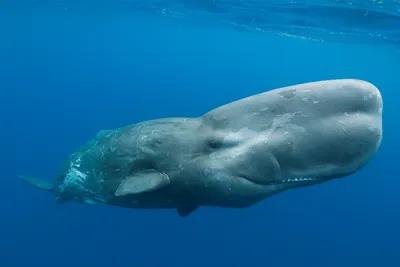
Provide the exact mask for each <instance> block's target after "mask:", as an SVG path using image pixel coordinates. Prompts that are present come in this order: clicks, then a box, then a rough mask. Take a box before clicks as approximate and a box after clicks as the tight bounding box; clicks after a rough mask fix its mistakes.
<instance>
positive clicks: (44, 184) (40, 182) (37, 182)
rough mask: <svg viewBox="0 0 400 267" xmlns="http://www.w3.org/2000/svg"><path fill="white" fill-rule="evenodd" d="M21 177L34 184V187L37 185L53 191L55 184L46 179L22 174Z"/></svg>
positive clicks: (38, 187) (39, 187)
mask: <svg viewBox="0 0 400 267" xmlns="http://www.w3.org/2000/svg"><path fill="white" fill-rule="evenodd" d="M19 178H21V179H22V180H23V181H25V182H26V183H28V184H30V185H32V186H33V187H35V188H37V189H40V190H44V191H48V192H52V191H53V185H52V184H51V183H49V182H46V181H44V180H41V179H37V178H33V177H29V176H24V175H20V176H19Z"/></svg>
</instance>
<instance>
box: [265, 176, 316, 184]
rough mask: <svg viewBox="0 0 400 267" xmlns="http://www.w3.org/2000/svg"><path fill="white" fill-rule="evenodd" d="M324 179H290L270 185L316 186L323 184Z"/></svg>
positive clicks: (273, 182)
mask: <svg viewBox="0 0 400 267" xmlns="http://www.w3.org/2000/svg"><path fill="white" fill-rule="evenodd" d="M323 181H324V179H318V178H310V177H301V178H288V179H282V180H278V181H272V182H270V183H268V185H282V184H316V183H321V182H323Z"/></svg>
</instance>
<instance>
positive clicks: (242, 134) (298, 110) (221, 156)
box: [21, 79, 383, 217]
mask: <svg viewBox="0 0 400 267" xmlns="http://www.w3.org/2000/svg"><path fill="white" fill-rule="evenodd" d="M382 108H383V101H382V96H381V94H380V92H379V90H378V89H377V88H376V87H375V86H374V85H373V84H371V83H369V82H366V81H362V80H355V79H341V80H326V81H317V82H310V83H304V84H298V85H293V86H287V87H283V88H279V89H275V90H270V91H267V92H264V93H261V94H257V95H253V96H249V97H247V98H243V99H240V100H237V101H234V102H231V103H228V104H226V105H223V106H220V107H218V108H216V109H214V110H211V111H209V112H208V113H206V114H204V115H203V116H201V117H197V118H162V119H156V120H149V121H143V122H140V123H137V124H133V125H128V126H125V127H121V128H118V129H113V130H103V131H100V132H99V133H98V134H97V135H96V136H95V137H94V138H93V139H92V140H90V141H88V142H87V143H86V144H84V145H83V146H81V147H80V148H78V149H77V150H76V151H75V152H74V153H72V154H71V155H70V156H69V157H68V159H67V160H66V162H65V164H64V167H63V168H62V170H61V171H60V173H59V175H58V177H57V178H56V179H55V180H54V181H53V182H47V181H45V180H40V179H36V178H32V177H27V176H21V178H22V179H23V180H24V181H26V182H28V183H29V184H31V185H33V186H34V187H36V188H38V189H42V190H45V191H48V192H50V193H52V194H53V195H54V196H55V197H56V199H57V201H58V202H59V203H64V202H66V201H71V200H74V201H77V202H80V203H86V204H98V203H102V204H107V205H114V206H119V207H125V208H136V209H176V210H177V211H178V214H179V215H180V216H182V217H185V216H187V215H189V214H191V213H192V212H193V211H195V210H196V209H197V208H199V207H202V206H214V207H226V208H245V207H249V206H252V205H254V204H256V203H258V202H259V201H261V200H264V199H265V198H267V197H270V196H272V195H275V194H277V193H280V192H283V191H286V190H288V189H293V188H300V187H305V186H311V185H316V184H319V183H322V182H326V181H330V180H333V179H336V178H343V177H347V176H350V175H351V174H353V173H355V172H357V171H358V170H360V169H361V168H362V167H364V166H365V165H366V164H367V163H368V162H369V161H370V159H371V158H372V157H373V156H374V154H375V153H376V152H377V151H378V148H379V146H380V143H381V140H382Z"/></svg>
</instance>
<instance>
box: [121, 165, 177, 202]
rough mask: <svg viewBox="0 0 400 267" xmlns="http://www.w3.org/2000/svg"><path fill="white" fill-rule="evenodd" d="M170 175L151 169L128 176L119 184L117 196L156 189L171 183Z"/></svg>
mask: <svg viewBox="0 0 400 267" xmlns="http://www.w3.org/2000/svg"><path fill="white" fill-rule="evenodd" d="M170 182H171V181H170V180H169V177H168V175H166V174H165V173H161V172H158V171H156V170H150V171H146V172H141V173H138V174H135V175H132V176H129V177H127V178H126V179H125V180H123V181H122V183H121V184H120V185H119V186H118V188H117V191H116V192H115V195H116V196H125V195H135V194H141V193H146V192H151V191H155V190H157V189H160V188H163V187H165V186H167V185H169V184H170Z"/></svg>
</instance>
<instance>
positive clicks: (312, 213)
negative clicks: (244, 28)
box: [0, 11, 400, 267]
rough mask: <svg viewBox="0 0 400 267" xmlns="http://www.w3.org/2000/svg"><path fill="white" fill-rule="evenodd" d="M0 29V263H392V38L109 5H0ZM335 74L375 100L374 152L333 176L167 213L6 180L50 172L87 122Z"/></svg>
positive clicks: (120, 120)
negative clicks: (106, 9)
mask: <svg viewBox="0 0 400 267" xmlns="http://www.w3.org/2000/svg"><path fill="white" fill-rule="evenodd" d="M0 25H1V26H0V33H1V37H0V38H1V39H0V40H1V41H0V92H1V96H0V119H1V121H0V122H1V131H0V145H1V146H0V147H1V154H0V157H1V173H2V174H1V179H2V181H1V182H2V184H1V187H0V211H1V217H0V219H1V220H0V266H2V267H12V266H40V267H54V266H57V267H70V266H74V267H83V266H89V267H91V266H96V267H105V266H107V267H108V266H135V267H139V266H140V267H145V266H149V267H151V266H171V267H180V266H185V267H187V266H193V267H200V266H201V267H204V266H219V267H221V266H230V267H236V266H240V267H242V266H307V267H312V266H324V267H328V266H342V267H343V266H364V267H365V266H374V267H375V266H378V265H379V266H385V267H389V266H400V255H399V251H400V243H399V241H400V228H399V225H400V215H399V203H400V195H399V187H400V181H399V179H400V177H399V173H398V171H397V169H398V155H397V154H398V153H397V151H399V149H400V145H399V142H398V136H399V134H400V130H399V128H398V125H399V123H398V120H399V119H398V115H399V114H400V107H399V104H398V100H397V99H398V98H399V91H398V90H399V89H400V88H399V84H400V77H399V76H400V75H399V74H400V73H399V70H400V53H399V50H398V49H397V48H396V47H385V46H376V47H374V46H367V45H355V44H354V45H349V44H347V45H344V44H338V43H335V44H333V43H318V42H312V41H307V40H301V39H293V38H289V37H278V36H268V35H261V34H260V35H255V34H250V33H244V32H240V31H234V30H233V29H232V30H231V29H228V28H223V27H214V28H211V27H208V26H204V27H200V25H196V24H189V23H188V24H186V25H185V24H184V23H181V22H179V21H175V20H172V19H169V18H162V17H151V16H146V15H141V14H140V13H138V14H132V13H129V14H128V13H123V12H120V13H119V14H116V13H113V12H110V13H109V14H107V15H105V14H104V13H100V12H93V13H92V14H89V13H87V12H86V13H84V12H82V13H79V12H75V13H68V12H65V13H63V12H45V11H42V12H26V13H24V12H19V13H17V14H9V15H6V14H4V13H2V16H1V17H0ZM333 78H358V79H365V80H368V81H370V82H372V83H374V84H375V85H376V86H377V87H378V88H380V90H381V93H382V95H383V99H384V103H385V104H384V140H383V143H382V146H381V149H380V150H379V153H378V154H377V155H376V157H374V159H373V161H372V162H371V163H370V164H369V165H368V166H367V167H366V168H364V169H363V170H361V171H360V172H359V173H357V174H356V175H353V176H352V177H349V178H347V179H342V180H338V181H332V182H329V183H326V184H321V185H318V186H313V187H309V188H303V189H298V190H292V191H287V192H285V193H282V194H279V195H276V196H274V197H272V198H269V199H266V200H265V201H263V202H262V203H260V204H258V205H256V206H254V207H252V208H248V209H245V210H227V209H217V208H200V209H199V210H198V211H196V212H195V213H193V214H192V215H191V216H189V217H187V218H185V219H182V218H179V217H178V216H177V214H176V212H175V211H140V210H127V209H120V208H116V207H107V206H83V205H78V204H74V203H68V204H66V205H62V206H58V205H56V203H55V200H54V199H53V197H52V196H51V195H48V194H45V193H43V192H40V191H37V190H34V189H33V188H31V187H29V186H27V185H26V184H24V183H22V182H21V181H19V180H18V178H17V175H18V174H28V175H33V176H38V177H42V178H45V179H49V180H50V179H52V178H54V177H55V175H56V174H57V172H58V170H59V167H60V164H61V163H62V162H63V160H64V159H65V157H66V156H68V154H69V153H71V152H72V151H73V150H74V149H75V148H76V147H77V146H79V145H81V144H82V143H83V142H85V141H87V140H88V139H89V138H91V137H93V135H94V134H96V133H97V132H98V131H99V130H101V129H107V128H116V127H119V126H123V125H126V124H131V123H136V122H139V121H142V120H148V119H154V118H159V117H169V116H198V115H201V114H203V113H205V112H207V111H208V110H210V109H213V108H215V107H217V106H219V105H222V104H225V103H227V102H230V101H233V100H236V99H239V98H242V97H246V96H248V95H251V94H255V93H260V92H263V91H266V90H269V89H273V88H277V87H281V86H286V85H291V84H297V83H302V82H309V81H315V80H322V79H333Z"/></svg>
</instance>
